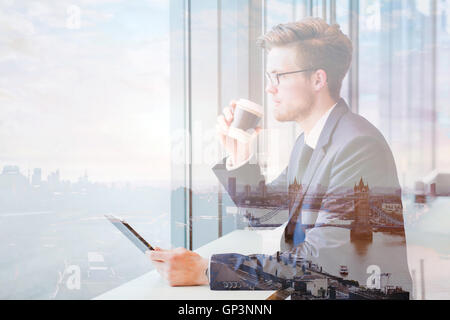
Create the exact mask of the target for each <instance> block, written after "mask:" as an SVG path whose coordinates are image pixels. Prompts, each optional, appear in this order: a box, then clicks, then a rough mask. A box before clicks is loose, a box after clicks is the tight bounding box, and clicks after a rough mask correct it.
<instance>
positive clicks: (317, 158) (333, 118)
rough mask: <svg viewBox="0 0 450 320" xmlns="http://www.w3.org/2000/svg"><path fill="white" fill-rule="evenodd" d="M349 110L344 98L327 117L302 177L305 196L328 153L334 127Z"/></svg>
mask: <svg viewBox="0 0 450 320" xmlns="http://www.w3.org/2000/svg"><path fill="white" fill-rule="evenodd" d="M347 111H348V106H347V103H346V102H345V101H344V99H340V100H339V102H338V104H337V105H336V107H335V108H334V110H333V111H332V112H331V114H330V116H329V117H328V119H327V122H326V123H325V126H324V127H323V130H322V133H321V134H320V137H319V141H318V142H317V146H316V148H315V149H314V152H313V154H312V156H311V161H310V162H309V165H308V167H307V169H306V171H305V174H304V175H303V177H302V186H303V190H304V192H303V193H302V194H303V196H304V195H305V193H306V191H307V190H308V188H309V186H310V184H311V181H312V178H313V177H314V174H315V173H316V170H317V168H318V167H319V164H320V163H321V162H322V159H323V158H324V156H325V153H326V146H327V145H328V144H329V142H330V140H331V135H332V133H333V131H334V128H335V127H336V125H337V123H338V122H339V119H340V118H341V117H342V116H343V115H344V114H345V113H346V112H347Z"/></svg>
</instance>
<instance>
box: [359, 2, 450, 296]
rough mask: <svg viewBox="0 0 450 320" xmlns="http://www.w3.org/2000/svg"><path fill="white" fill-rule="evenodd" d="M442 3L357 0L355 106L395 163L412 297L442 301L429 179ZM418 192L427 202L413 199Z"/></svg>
mask: <svg viewBox="0 0 450 320" xmlns="http://www.w3.org/2000/svg"><path fill="white" fill-rule="evenodd" d="M434 5H437V7H436V11H435V13H434V14H433V11H434V9H433V6H434ZM448 5H449V1H432V0H428V1H424V0H417V1H372V0H365V1H360V12H361V16H360V36H359V41H360V47H359V50H360V51H359V53H360V55H359V56H360V66H359V71H360V89H359V90H360V97H359V102H360V104H359V111H360V113H361V115H363V116H364V117H365V118H367V119H368V120H369V121H370V122H372V123H373V124H374V125H375V126H377V127H378V128H379V129H380V130H381V131H382V133H383V134H384V136H385V138H386V139H387V140H388V142H389V144H390V145H391V148H392V151H393V154H394V157H395V160H396V164H397V168H398V174H399V180H400V183H401V185H402V191H403V205H404V207H405V209H404V212H405V216H406V219H405V226H406V231H407V241H408V254H409V257H408V258H409V267H410V271H411V273H412V275H413V279H414V280H415V284H414V287H415V290H414V297H415V298H416V299H423V298H424V297H425V298H427V299H442V298H443V299H448V297H449V295H448V292H449V290H450V287H449V286H448V285H445V286H444V285H442V284H443V283H449V279H450V274H449V273H448V271H444V270H448V259H446V256H448V234H449V233H448V230H449V227H450V220H449V219H448V216H447V215H444V212H445V211H446V210H445V209H443V208H444V207H446V206H448V191H445V188H448V181H447V182H445V180H442V179H445V178H442V177H443V176H442V175H441V176H440V177H441V178H438V177H436V173H441V174H442V173H443V172H447V171H448V168H449V167H450V166H449V165H450V162H449V160H448V159H449V158H450V157H449V154H450V149H449V148H450V135H449V121H448V119H449V117H448V115H449V113H448V103H449V102H450V97H449V94H448V83H449V80H450V79H449V76H448V69H449V64H448V61H449V52H450V50H449V47H450V37H449V30H448V22H447V15H448ZM433 30H436V37H435V36H434V35H433V33H434V31H433ZM433 39H436V43H434V42H433V41H434V40H433ZM434 101H435V105H434ZM434 169H436V170H437V171H433V170H434ZM424 182H425V185H424ZM433 183H435V186H434V187H433V186H432V184H433ZM433 189H434V190H433ZM437 189H440V190H437ZM445 192H447V197H445ZM424 193H426V194H429V195H431V196H430V197H428V199H427V203H426V204H421V203H415V202H417V201H416V200H417V199H418V198H417V197H418V196H417V195H418V194H419V195H420V194H424ZM436 193H437V194H439V193H441V194H440V196H438V197H435V194H436ZM425 213H426V214H425ZM425 239H426V240H425ZM423 270H424V271H423ZM422 271H423V273H422ZM422 284H423V285H422Z"/></svg>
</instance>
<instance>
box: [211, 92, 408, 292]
mask: <svg viewBox="0 0 450 320" xmlns="http://www.w3.org/2000/svg"><path fill="white" fill-rule="evenodd" d="M304 148H305V143H304V137H303V134H302V135H300V136H299V138H298V139H297V141H296V143H295V146H294V148H293V150H292V152H291V157H290V161H289V164H288V166H287V168H286V169H285V170H284V171H283V172H282V173H281V174H280V176H279V177H278V178H277V179H275V180H274V181H273V182H272V183H270V184H265V182H264V183H262V182H261V181H265V179H264V177H263V176H262V175H261V171H260V167H259V165H256V164H245V165H244V166H242V167H240V168H238V169H236V170H231V171H228V170H227V169H226V168H225V163H224V162H222V163H219V164H217V165H216V166H215V167H214V168H213V171H214V172H215V174H216V176H217V177H218V179H219V180H220V181H221V183H222V184H223V185H224V187H225V188H226V189H227V190H228V191H229V194H230V196H231V198H232V199H233V201H234V202H235V203H236V205H237V206H240V205H241V201H242V195H241V196H240V195H239V193H237V192H236V189H237V190H239V188H241V189H242V188H243V187H245V186H248V185H249V186H250V187H251V189H252V190H255V189H256V188H261V186H262V184H265V186H264V187H265V188H266V190H267V191H266V194H267V195H274V194H277V195H280V194H281V199H282V200H283V199H285V200H286V201H285V202H284V203H280V205H281V206H284V207H286V208H289V219H288V223H287V226H286V229H285V231H284V233H283V237H282V239H281V246H280V247H281V250H280V252H276V253H274V254H273V255H264V254H255V255H251V256H244V255H240V254H235V253H230V254H220V255H213V256H212V257H211V264H210V286H211V289H213V290H228V289H241V290H242V289H271V290H273V289H279V288H282V287H286V286H290V285H292V283H293V281H294V280H295V279H300V278H302V277H303V278H304V277H305V274H306V275H307V272H306V271H308V270H311V266H313V268H316V269H317V270H320V271H322V272H324V273H325V272H326V273H327V274H330V275H334V276H337V277H339V276H341V277H342V275H340V271H339V270H340V269H339V268H340V266H341V265H346V266H347V267H348V269H349V276H348V280H355V281H358V282H359V284H363V285H366V284H367V285H369V283H370V284H371V285H375V286H376V285H377V284H378V285H379V281H380V273H381V274H384V275H387V274H389V275H390V280H391V282H390V283H389V284H391V285H398V286H401V287H402V288H403V289H404V290H407V291H409V290H411V279H410V275H409V270H408V264H407V257H406V241H405V232H404V227H403V213H402V203H401V190H400V185H399V182H398V177H397V171H396V166H395V162H394V158H393V155H392V152H391V150H390V148H389V146H388V144H387V143H386V141H385V139H384V137H383V136H382V134H381V133H380V132H379V131H378V130H377V129H376V128H375V127H374V126H373V125H372V124H370V123H369V122H368V121H367V120H366V119H364V118H363V117H361V116H359V115H357V114H354V113H352V112H351V111H350V110H349V108H348V106H347V104H346V103H345V101H344V100H343V99H341V100H340V101H339V102H338V104H337V105H336V107H335V108H334V110H333V111H332V112H331V114H330V116H329V117H328V119H327V122H326V124H325V126H324V128H323V130H322V132H321V135H320V138H319V141H318V143H317V146H316V148H315V149H314V151H313V153H312V155H311V157H310V161H309V163H308V165H307V166H306V167H302V165H301V164H300V165H299V159H300V158H301V155H302V152H303V150H304ZM230 183H231V184H232V185H235V187H232V188H230V187H229V184H230ZM230 189H231V190H230ZM230 191H231V192H230ZM382 232H384V233H382ZM373 270H376V271H375V273H376V274H375V273H373V272H374V271H373ZM377 281H378V282H377Z"/></svg>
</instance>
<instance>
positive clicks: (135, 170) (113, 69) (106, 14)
mask: <svg viewBox="0 0 450 320" xmlns="http://www.w3.org/2000/svg"><path fill="white" fill-rule="evenodd" d="M0 26H1V27H0V106H1V111H2V116H1V117H0V168H1V167H3V166H5V165H18V166H19V167H20V169H21V172H22V173H23V174H25V175H26V174H27V173H28V170H30V171H32V170H33V168H42V171H43V178H44V179H45V178H46V176H47V175H48V174H49V173H50V172H52V171H56V170H58V169H59V170H60V175H61V178H62V179H64V180H72V181H75V180H77V179H78V177H80V176H82V175H84V173H85V172H86V171H87V173H88V175H89V177H90V178H91V180H93V181H99V182H112V181H149V182H151V183H153V184H158V183H160V182H164V181H169V180H170V167H169V163H170V162H169V156H170V152H169V151H170V150H169V148H170V140H169V137H170V136H169V132H168V130H169V121H170V116H169V110H170V108H169V2H168V1H164V0H146V1H142V0H140V1H137V0H128V1H121V0H89V1H87V0H77V1H74V0H58V1H50V0H48V1H46V0H40V1H17V0H16V1H14V0H0Z"/></svg>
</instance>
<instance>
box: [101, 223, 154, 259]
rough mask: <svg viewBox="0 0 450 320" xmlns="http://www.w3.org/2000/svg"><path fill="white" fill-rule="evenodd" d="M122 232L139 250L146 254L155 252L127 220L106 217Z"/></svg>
mask: <svg viewBox="0 0 450 320" xmlns="http://www.w3.org/2000/svg"><path fill="white" fill-rule="evenodd" d="M105 217H106V219H108V220H109V221H110V222H111V223H112V224H113V225H114V226H115V227H116V228H117V229H119V231H120V232H122V233H123V234H124V235H125V237H127V238H128V239H129V240H130V241H131V242H133V243H134V245H135V246H136V247H138V249H139V250H141V251H142V252H144V253H145V251H148V250H155V249H154V248H153V247H152V246H151V245H150V244H149V243H148V242H147V241H145V239H144V238H142V237H141V236H140V235H139V233H137V232H136V231H135V230H134V229H133V228H132V227H131V226H130V225H129V224H128V223H127V222H126V221H125V220H122V219H120V218H117V217H115V216H113V215H105Z"/></svg>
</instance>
